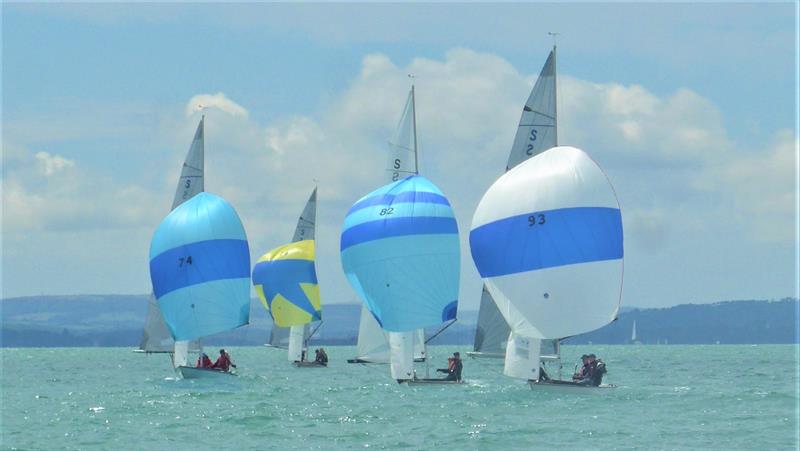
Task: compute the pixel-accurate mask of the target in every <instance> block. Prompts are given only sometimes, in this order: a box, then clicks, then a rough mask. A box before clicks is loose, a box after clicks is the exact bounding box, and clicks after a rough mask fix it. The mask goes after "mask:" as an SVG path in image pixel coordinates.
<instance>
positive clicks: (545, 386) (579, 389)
mask: <svg viewBox="0 0 800 451" xmlns="http://www.w3.org/2000/svg"><path fill="white" fill-rule="evenodd" d="M528 384H529V385H530V386H531V389H532V390H541V391H549V392H554V393H575V394H579V393H588V394H592V395H607V394H608V393H610V392H611V391H612V390H610V389H612V388H617V386H616V385H613V384H600V385H599V386H596V387H595V386H594V385H583V384H578V383H575V382H572V381H561V380H548V381H528Z"/></svg>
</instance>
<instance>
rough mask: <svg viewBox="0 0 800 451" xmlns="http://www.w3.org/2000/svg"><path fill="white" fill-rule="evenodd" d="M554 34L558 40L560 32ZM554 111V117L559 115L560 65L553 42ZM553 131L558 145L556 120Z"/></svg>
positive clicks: (554, 37)
mask: <svg viewBox="0 0 800 451" xmlns="http://www.w3.org/2000/svg"><path fill="white" fill-rule="evenodd" d="M551 34H552V35H553V41H555V40H556V35H557V34H558V33H551ZM553 85H554V89H553V111H554V112H555V115H553V117H556V118H557V117H558V66H557V64H556V45H555V43H554V44H553ZM553 132H554V133H555V135H556V146H558V121H557V120H556V121H554V123H553Z"/></svg>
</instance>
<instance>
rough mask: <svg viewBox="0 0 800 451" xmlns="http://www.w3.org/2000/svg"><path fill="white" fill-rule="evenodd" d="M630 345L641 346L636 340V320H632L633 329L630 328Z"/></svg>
mask: <svg viewBox="0 0 800 451" xmlns="http://www.w3.org/2000/svg"><path fill="white" fill-rule="evenodd" d="M631 343H633V344H635V345H640V344H642V342H641V341H639V340H637V339H636V320H633V327H632V328H631Z"/></svg>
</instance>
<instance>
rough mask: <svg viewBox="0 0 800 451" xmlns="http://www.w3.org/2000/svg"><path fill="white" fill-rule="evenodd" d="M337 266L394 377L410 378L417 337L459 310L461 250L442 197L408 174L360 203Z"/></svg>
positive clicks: (348, 224)
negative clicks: (385, 341)
mask: <svg viewBox="0 0 800 451" xmlns="http://www.w3.org/2000/svg"><path fill="white" fill-rule="evenodd" d="M340 249H341V258H342V268H343V269H344V272H345V275H346V276H347V279H348V281H349V282H350V284H351V285H352V287H353V289H354V290H355V291H356V293H357V294H358V295H359V297H361V299H362V301H363V302H364V304H365V305H366V306H367V308H368V310H369V311H370V313H371V314H372V315H373V316H374V317H375V319H376V321H377V322H378V324H380V326H381V328H382V329H383V330H385V331H386V332H387V333H388V335H389V345H390V364H391V374H392V378H393V379H395V380H397V381H398V382H408V381H410V380H412V379H414V378H415V374H414V363H413V362H414V356H413V349H414V348H413V341H414V335H415V333H416V332H415V331H416V330H418V329H423V328H425V327H433V326H437V325H441V324H442V323H445V322H448V321H452V320H454V319H455V317H456V312H457V309H458V284H459V276H460V274H459V269H460V246H459V240H458V226H457V224H456V220H455V216H454V214H453V210H452V208H451V207H450V203H449V201H448V200H447V198H445V197H444V195H443V194H442V192H441V191H440V190H439V189H438V188H437V187H436V186H435V185H434V184H433V183H431V182H430V181H429V180H428V179H426V178H424V177H422V176H418V175H411V176H408V177H405V178H402V179H400V180H398V181H396V182H393V183H390V184H388V185H385V186H383V187H381V188H378V189H377V190H375V191H373V192H371V193H369V194H367V195H366V196H364V197H362V198H361V199H359V200H358V201H357V202H356V203H355V204H354V205H353V206H352V207H351V208H350V211H349V212H348V214H347V216H346V218H345V222H344V225H343V227H342V235H341V245H340Z"/></svg>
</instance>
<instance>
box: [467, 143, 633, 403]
mask: <svg viewBox="0 0 800 451" xmlns="http://www.w3.org/2000/svg"><path fill="white" fill-rule="evenodd" d="M470 249H471V252H472V258H473V260H474V262H475V265H476V266H477V268H478V272H479V273H480V274H481V277H482V278H483V280H484V283H485V284H486V287H487V289H488V290H489V292H490V293H491V295H492V297H493V298H494V300H495V302H496V303H497V305H498V308H499V310H500V312H501V313H502V315H503V317H504V318H505V319H506V322H507V323H508V324H509V325H510V326H511V330H512V333H511V336H510V339H509V342H508V344H507V349H506V356H505V367H504V373H505V374H506V375H508V376H511V377H515V378H521V379H526V380H529V381H531V382H532V385H533V386H560V387H565V386H576V387H581V388H584V387H585V386H583V385H578V384H575V383H573V382H571V381H561V380H554V379H550V378H549V377H547V378H546V377H544V376H542V377H540V376H541V374H540V346H541V341H542V340H546V339H557V338H560V337H569V336H574V335H579V334H583V333H586V332H589V331H592V330H594V329H597V328H600V327H602V326H604V325H606V324H608V323H610V322H611V321H613V320H614V318H616V316H617V312H618V311H619V306H620V300H621V294H622V266H623V234H622V215H621V213H620V207H619V202H618V200H617V198H616V194H615V193H614V190H613V187H612V186H611V183H610V181H609V180H608V178H607V177H606V175H605V174H604V173H603V171H602V170H601V169H600V167H599V166H598V165H597V163H595V162H594V161H593V160H592V159H591V158H590V157H589V156H588V155H587V154H586V153H585V152H583V151H582V150H580V149H577V148H574V147H566V146H562V147H554V148H552V149H549V150H546V151H544V152H542V153H540V154H539V155H537V156H535V157H532V158H530V159H529V160H527V161H525V162H523V163H521V164H519V165H517V166H516V167H514V168H513V169H511V170H510V171H508V172H507V173H506V174H504V175H503V176H501V177H500V178H499V179H498V180H497V181H495V183H494V184H493V185H492V186H491V187H490V188H489V189H488V190H487V191H486V193H485V194H484V196H483V198H482V199H481V201H480V203H479V205H478V208H477V210H476V211H475V215H474V217H473V221H472V230H471V232H470Z"/></svg>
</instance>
